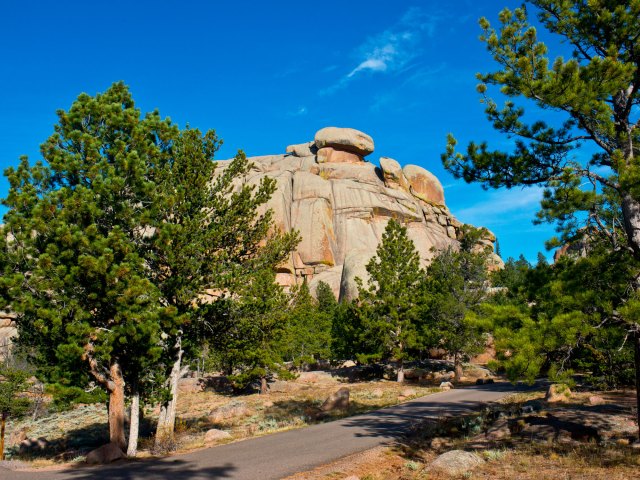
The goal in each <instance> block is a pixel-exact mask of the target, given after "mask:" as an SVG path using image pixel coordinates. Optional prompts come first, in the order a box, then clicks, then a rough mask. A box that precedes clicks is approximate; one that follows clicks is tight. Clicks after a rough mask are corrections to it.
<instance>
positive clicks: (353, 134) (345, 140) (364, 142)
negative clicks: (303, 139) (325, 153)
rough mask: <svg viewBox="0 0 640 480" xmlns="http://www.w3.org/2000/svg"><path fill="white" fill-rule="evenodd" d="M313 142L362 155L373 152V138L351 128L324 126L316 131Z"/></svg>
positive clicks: (319, 146) (319, 145) (317, 144)
mask: <svg viewBox="0 0 640 480" xmlns="http://www.w3.org/2000/svg"><path fill="white" fill-rule="evenodd" d="M315 144H316V147H318V148H323V147H333V148H334V149H336V150H344V151H347V152H353V153H357V154H358V155H362V156H363V157H364V156H366V155H369V154H370V153H371V152H373V139H372V138H371V137H370V136H369V135H367V134H366V133H364V132H360V131H358V130H355V129H353V128H338V127H325V128H323V129H321V130H318V131H317V132H316V136H315Z"/></svg>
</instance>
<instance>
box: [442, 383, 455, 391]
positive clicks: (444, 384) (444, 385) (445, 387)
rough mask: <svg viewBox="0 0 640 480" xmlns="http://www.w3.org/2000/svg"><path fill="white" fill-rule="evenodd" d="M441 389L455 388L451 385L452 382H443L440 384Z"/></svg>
mask: <svg viewBox="0 0 640 480" xmlns="http://www.w3.org/2000/svg"><path fill="white" fill-rule="evenodd" d="M440 388H442V389H443V390H451V389H452V388H453V383H451V382H442V383H441V384H440Z"/></svg>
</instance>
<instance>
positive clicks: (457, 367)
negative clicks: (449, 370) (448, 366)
mask: <svg viewBox="0 0 640 480" xmlns="http://www.w3.org/2000/svg"><path fill="white" fill-rule="evenodd" d="M462 374H463V371H462V362H460V356H459V355H454V356H453V381H454V382H455V383H459V382H460V379H461V378H462Z"/></svg>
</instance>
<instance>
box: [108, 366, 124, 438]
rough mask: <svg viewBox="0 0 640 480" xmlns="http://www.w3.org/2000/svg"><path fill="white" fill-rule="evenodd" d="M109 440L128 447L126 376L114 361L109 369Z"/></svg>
mask: <svg viewBox="0 0 640 480" xmlns="http://www.w3.org/2000/svg"><path fill="white" fill-rule="evenodd" d="M109 376H110V377H111V379H110V380H111V381H110V382H109V386H110V388H109V440H110V441H111V443H115V444H116V445H118V446H119V447H120V448H121V449H123V450H124V449H125V448H127V442H126V440H125V431H124V414H125V409H124V378H123V377H122V372H121V371H120V365H119V364H118V363H114V364H113V365H111V368H110V369H109Z"/></svg>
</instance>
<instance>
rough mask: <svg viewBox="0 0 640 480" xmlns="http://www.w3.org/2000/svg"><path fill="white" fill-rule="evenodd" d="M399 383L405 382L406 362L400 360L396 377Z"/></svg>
mask: <svg viewBox="0 0 640 480" xmlns="http://www.w3.org/2000/svg"><path fill="white" fill-rule="evenodd" d="M396 380H397V382H398V383H404V362H403V361H402V360H400V365H398V377H397V378H396Z"/></svg>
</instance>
